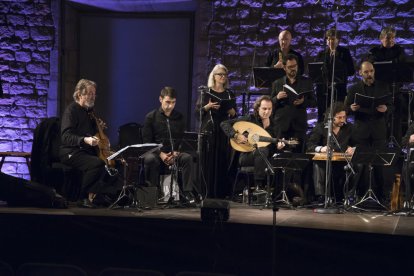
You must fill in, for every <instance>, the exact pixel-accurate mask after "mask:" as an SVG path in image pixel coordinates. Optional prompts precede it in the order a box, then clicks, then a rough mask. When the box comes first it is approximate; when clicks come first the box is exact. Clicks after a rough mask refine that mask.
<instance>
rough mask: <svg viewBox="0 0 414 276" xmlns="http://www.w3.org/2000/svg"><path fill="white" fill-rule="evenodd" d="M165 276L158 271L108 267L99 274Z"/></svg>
mask: <svg viewBox="0 0 414 276" xmlns="http://www.w3.org/2000/svg"><path fill="white" fill-rule="evenodd" d="M164 275H165V274H164V273H162V272H160V271H156V270H147V269H131V268H119V267H108V268H106V269H104V270H102V271H101V272H100V273H99V276H164Z"/></svg>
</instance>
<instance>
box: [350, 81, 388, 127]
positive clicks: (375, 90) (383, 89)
mask: <svg viewBox="0 0 414 276" xmlns="http://www.w3.org/2000/svg"><path fill="white" fill-rule="evenodd" d="M390 91H391V89H390V87H389V85H388V84H387V83H385V82H382V81H378V80H376V81H375V82H374V83H373V84H372V85H371V86H367V85H365V83H364V82H363V81H362V80H361V81H359V82H358V83H356V84H353V85H352V86H350V87H349V89H348V95H347V97H346V101H345V105H346V106H347V107H348V108H349V107H350V105H351V104H353V103H354V99H355V94H356V93H359V94H362V95H366V96H370V97H380V96H384V95H387V94H389V93H390ZM386 105H387V110H388V109H389V108H390V106H391V103H387V104H386ZM351 112H352V111H351ZM352 113H353V114H354V115H355V120H356V121H358V120H359V121H366V120H372V119H380V118H383V117H384V115H385V113H386V112H378V111H377V109H376V106H373V107H371V108H362V107H361V108H360V109H358V110H357V111H355V112H352Z"/></svg>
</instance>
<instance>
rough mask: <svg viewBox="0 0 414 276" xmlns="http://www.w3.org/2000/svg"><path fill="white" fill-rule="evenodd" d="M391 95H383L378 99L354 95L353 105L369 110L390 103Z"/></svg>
mask: <svg viewBox="0 0 414 276" xmlns="http://www.w3.org/2000/svg"><path fill="white" fill-rule="evenodd" d="M391 100H392V95H390V94H389V95H384V96H380V97H371V96H366V95H362V94H359V93H355V98H354V103H355V104H357V105H360V106H361V107H365V108H371V107H377V106H379V105H383V104H387V103H389V102H391Z"/></svg>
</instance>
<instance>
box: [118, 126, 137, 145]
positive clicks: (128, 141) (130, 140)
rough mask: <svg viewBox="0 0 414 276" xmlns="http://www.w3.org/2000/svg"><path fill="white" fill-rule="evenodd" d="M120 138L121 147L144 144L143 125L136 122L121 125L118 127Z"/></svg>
mask: <svg viewBox="0 0 414 276" xmlns="http://www.w3.org/2000/svg"><path fill="white" fill-rule="evenodd" d="M118 139H119V140H118V145H119V148H123V147H126V146H129V145H135V144H142V125H140V124H138V123H134V122H131V123H126V124H123V125H121V126H120V127H119V128H118Z"/></svg>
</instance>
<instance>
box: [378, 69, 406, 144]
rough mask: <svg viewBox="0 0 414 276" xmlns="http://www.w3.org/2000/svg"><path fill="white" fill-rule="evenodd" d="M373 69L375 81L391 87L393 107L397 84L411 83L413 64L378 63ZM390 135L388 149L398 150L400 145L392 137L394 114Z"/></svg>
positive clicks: (392, 114) (392, 113) (392, 115)
mask: <svg viewBox="0 0 414 276" xmlns="http://www.w3.org/2000/svg"><path fill="white" fill-rule="evenodd" d="M374 68H375V79H377V80H381V81H384V82H387V83H390V84H391V85H392V104H393V105H394V106H395V96H396V94H397V83H411V82H413V80H414V79H413V71H414V62H400V63H393V62H392V61H380V62H374ZM390 133H391V135H390V137H389V140H390V141H389V143H388V144H389V145H390V147H393V146H394V145H397V146H398V148H400V145H399V144H398V142H397V140H396V139H395V137H394V112H391V127H390Z"/></svg>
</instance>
